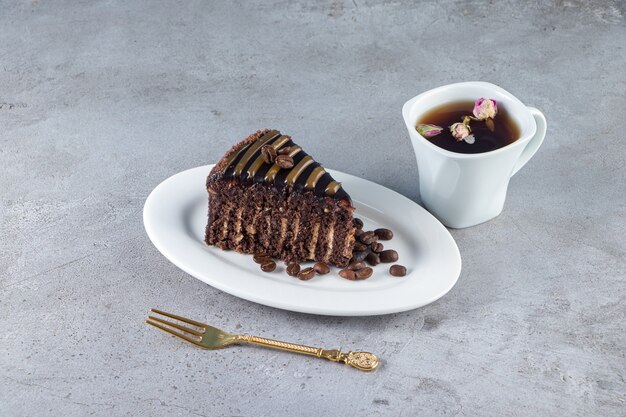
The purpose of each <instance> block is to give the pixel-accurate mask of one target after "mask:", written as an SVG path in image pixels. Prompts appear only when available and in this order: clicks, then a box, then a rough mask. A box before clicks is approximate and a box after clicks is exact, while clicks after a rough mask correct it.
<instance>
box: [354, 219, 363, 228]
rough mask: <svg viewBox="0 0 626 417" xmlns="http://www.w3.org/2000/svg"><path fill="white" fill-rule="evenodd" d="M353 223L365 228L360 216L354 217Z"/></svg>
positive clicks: (355, 225)
mask: <svg viewBox="0 0 626 417" xmlns="http://www.w3.org/2000/svg"><path fill="white" fill-rule="evenodd" d="M352 223H353V224H354V227H356V228H357V229H363V220H361V219H359V218H358V217H355V218H354V219H352Z"/></svg>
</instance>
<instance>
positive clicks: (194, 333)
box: [146, 308, 208, 346]
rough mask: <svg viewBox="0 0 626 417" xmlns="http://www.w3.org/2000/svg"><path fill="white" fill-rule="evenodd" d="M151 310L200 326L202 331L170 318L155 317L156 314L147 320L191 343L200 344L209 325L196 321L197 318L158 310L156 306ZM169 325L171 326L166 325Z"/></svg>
mask: <svg viewBox="0 0 626 417" xmlns="http://www.w3.org/2000/svg"><path fill="white" fill-rule="evenodd" d="M150 311H152V312H153V313H156V314H160V315H162V316H166V317H170V318H172V319H174V320H178V321H182V322H183V323H187V324H191V325H192V326H196V327H199V328H200V329H201V331H198V330H195V329H192V328H189V327H187V326H183V325H181V324H178V323H174V322H172V321H169V320H164V319H161V318H159V317H155V316H148V320H146V323H147V324H149V325H151V326H154V327H156V328H157V329H160V330H163V331H164V332H167V333H169V334H171V335H174V336H176V337H179V338H181V339H183V340H185V341H187V342H189V343H193V344H194V345H197V346H200V341H201V340H202V335H203V334H204V331H205V328H206V326H208V324H205V323H201V322H199V321H195V320H191V319H188V318H186V317H182V316H177V315H175V314H172V313H167V312H165V311H161V310H157V309H156V308H152V309H150ZM166 326H169V327H166ZM174 329H178V330H180V331H181V332H184V333H188V334H189V335H191V336H189V335H187V334H184V333H181V332H179V331H176V330H174Z"/></svg>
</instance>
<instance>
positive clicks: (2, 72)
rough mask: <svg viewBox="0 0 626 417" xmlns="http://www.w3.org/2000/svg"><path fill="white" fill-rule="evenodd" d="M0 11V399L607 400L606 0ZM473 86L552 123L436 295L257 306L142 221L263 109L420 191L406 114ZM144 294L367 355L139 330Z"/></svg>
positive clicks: (172, 409) (48, 402)
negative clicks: (206, 346) (367, 369)
mask: <svg viewBox="0 0 626 417" xmlns="http://www.w3.org/2000/svg"><path fill="white" fill-rule="evenodd" d="M0 10H1V13H0V165H1V166H2V168H1V169H2V175H1V176H0V213H1V217H0V236H1V239H0V329H1V330H0V332H1V334H0V415H2V416H39V415H50V416H61V415H62V416H84V415H114V416H125V415H128V416H139V415H160V416H165V415H173V416H174V415H181V416H182V415H199V416H221V415H229V416H230V415H232V416H278V415H285V416H295V415H305V416H332V415H342V416H351V415H355V416H390V415H399V416H415V415H424V416H426V415H429V416H430V415H432V416H450V415H458V416H476V415H481V416H501V415H508V416H531V415H532V416H535V415H541V416H544V415H545V416H547V415H551V416H554V415H567V416H570V415H571V416H592V415H594V416H624V415H625V408H626V383H625V381H624V377H625V368H626V358H625V351H626V331H625V330H626V329H625V324H624V323H625V322H626V317H625V315H626V313H625V309H626V307H625V303H626V285H625V281H626V280H625V277H626V241H625V238H624V236H625V235H626V225H625V223H626V222H625V219H626V197H625V196H626V175H625V170H624V162H625V161H626V145H625V142H624V127H623V126H624V125H623V123H624V111H625V110H626V101H625V92H626V76H625V74H626V72H625V71H624V68H625V67H626V53H625V51H624V47H625V46H626V26H625V21H624V13H626V10H625V6H624V2H620V1H599V0H598V1H577V0H572V1H556V2H541V1H539V2H538V1H525V2H517V1H512V0H508V1H501V2H488V1H469V2H465V1H441V2H410V1H389V2H384V3H382V4H379V3H374V2H371V3H370V2H365V1H363V0H353V1H347V0H346V1H334V2H332V3H331V2H300V3H292V2H285V1H270V2H262V1H252V2H203V1H183V2H164V1H158V2H157V1H150V2H148V1H130V2H122V1H103V2H75V1H66V2H43V1H41V2H40V1H20V2H15V1H14V2H9V1H3V2H1V3H0ZM475 79H481V80H486V81H491V82H494V83H496V84H499V85H501V86H503V87H504V88H506V89H508V90H509V91H511V92H512V93H514V94H516V95H517V96H518V97H520V98H521V99H522V101H524V102H526V103H527V104H529V105H533V106H536V107H538V108H539V109H541V110H543V111H544V113H545V114H546V117H547V119H548V123H549V132H548V136H547V138H546V141H545V143H544V145H543V147H542V149H541V150H540V151H539V153H538V154H537V155H536V156H535V158H534V159H533V160H532V161H531V162H530V163H529V164H528V165H527V166H526V167H525V168H524V169H523V170H522V171H520V173H519V174H517V175H516V176H515V177H514V178H513V179H512V181H511V185H510V188H509V196H508V200H507V203H506V206H505V210H504V213H503V214H502V215H501V216H500V217H498V218H497V219H495V220H493V221H491V222H489V223H486V224H483V225H480V226H477V227H473V228H470V229H465V230H453V231H452V234H453V236H454V238H455V239H456V240H457V242H458V245H459V247H460V250H461V255H462V257H463V261H464V265H463V271H462V274H461V277H460V279H459V282H458V284H457V285H456V287H455V288H454V289H453V290H452V291H451V292H450V293H449V294H448V295H447V296H445V297H444V298H442V299H441V300H439V301H438V302H436V303H434V304H432V305H429V306H427V307H424V308H421V309H418V310H415V311H410V312H406V313H402V314H394V315H389V316H383V317H372V318H337V317H317V316H311V315H306V314H296V313H290V312H286V311H280V310H276V309H273V308H269V307H264V306H260V305H256V304H253V303H250V302H247V301H243V300H240V299H237V298H235V297H232V296H230V295H228V294H225V293H222V292H220V291H218V290H215V289H213V288H211V287H209V286H207V285H205V284H203V283H201V282H200V281H198V280H196V279H194V278H192V277H190V276H188V275H186V274H185V273H183V272H181V271H180V270H178V269H177V268H176V267H174V266H173V265H171V264H170V263H169V262H168V261H167V260H166V259H165V258H164V257H163V256H161V254H160V253H159V252H158V251H157V250H156V249H155V248H154V247H153V246H152V244H151V243H150V241H149V240H148V238H147V236H146V234H145V233H144V230H143V225H142V206H143V202H144V200H145V198H146V196H147V195H148V193H149V192H150V191H151V190H152V189H153V188H154V187H155V186H156V185H157V184H158V183H159V182H160V181H162V180H163V179H165V178H167V177H168V176H170V175H172V174H174V173H176V172H179V171H181V170H184V169H187V168H190V167H195V166H198V165H203V164H206V163H209V162H212V161H215V160H216V159H217V158H218V157H219V156H220V155H221V154H222V153H223V152H224V151H225V149H227V148H228V147H229V146H230V145H231V144H232V143H233V142H234V141H236V140H237V139H239V138H242V137H244V136H245V135H247V134H248V133H250V132H251V131H253V130H256V129H258V128H263V127H269V126H271V127H279V128H280V129H282V130H283V131H285V132H289V133H291V134H293V135H294V136H295V137H298V138H300V139H299V141H300V142H301V143H302V144H303V145H305V146H306V147H307V149H309V150H310V151H311V153H313V154H314V155H317V156H318V158H319V159H320V160H322V161H323V162H324V163H325V164H326V165H327V166H329V167H334V168H340V169H342V170H344V171H347V172H349V173H352V174H355V175H360V176H362V177H364V178H367V179H370V180H373V181H376V182H379V183H381V184H384V185H385V186H387V187H389V188H392V189H394V190H396V191H398V192H400V193H402V194H404V195H406V196H408V197H409V198H412V199H414V200H417V198H418V190H417V186H416V184H417V183H416V178H417V169H416V165H415V161H414V157H413V155H412V149H411V147H410V144H409V140H408V137H407V134H406V132H405V127H404V125H403V123H402V120H401V117H400V108H401V106H402V104H403V103H404V101H405V100H406V99H408V98H410V97H412V96H413V95H415V94H417V93H419V92H421V91H424V90H426V89H429V88H431V87H435V86H438V85H442V84H447V83H450V82H456V81H466V80H475ZM338 149H339V150H340V151H337V150H338ZM152 306H158V307H161V308H163V309H166V310H170V311H176V312H181V313H184V314H186V315H188V316H190V317H195V318H199V319H206V320H207V321H210V322H211V323H215V324H218V325H219V326H221V327H223V328H225V329H232V330H241V331H243V330H245V331H247V332H249V333H252V334H264V335H267V336H269V337H276V338H281V339H286V340H291V341H300V342H303V343H308V344H313V345H324V346H330V347H334V346H335V345H337V346H341V347H343V348H357V349H358V348H363V349H368V350H371V351H373V352H376V353H378V354H379V355H380V356H381V357H382V358H383V359H384V365H383V367H382V368H381V369H380V370H379V371H377V372H376V373H372V374H362V373H359V372H357V371H354V370H351V369H348V368H346V367H342V366H338V365H335V364H331V363H326V362H324V361H321V360H316V359H313V358H303V357H299V356H296V355H290V354H286V353H281V352H276V351H271V350H263V349H255V348H249V349H244V348H232V349H226V350H222V351H215V352H206V351H202V350H199V349H195V348H194V347H192V346H190V345H187V344H183V343H181V342H179V341H177V340H175V339H173V338H169V337H166V336H164V335H162V334H159V333H156V332H155V331H153V330H151V329H148V328H147V326H145V325H144V324H143V319H144V317H145V316H146V312H147V309H148V308H149V307H152Z"/></svg>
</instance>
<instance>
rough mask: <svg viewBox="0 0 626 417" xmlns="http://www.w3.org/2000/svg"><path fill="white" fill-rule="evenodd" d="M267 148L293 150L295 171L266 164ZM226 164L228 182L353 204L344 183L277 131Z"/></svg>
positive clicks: (270, 131) (239, 151)
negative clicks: (264, 150)
mask: <svg viewBox="0 0 626 417" xmlns="http://www.w3.org/2000/svg"><path fill="white" fill-rule="evenodd" d="M263 145H270V146H273V147H274V149H276V150H277V151H278V150H279V149H283V148H290V150H289V153H288V155H289V156H291V157H292V158H293V162H294V166H293V168H290V169H281V168H280V167H279V166H278V165H276V164H268V163H266V162H265V161H264V160H263V156H262V155H261V147H262V146H263ZM225 162H226V164H225V166H226V168H225V170H224V172H223V176H224V178H238V179H241V180H244V181H252V182H253V183H266V184H272V185H273V186H274V187H275V188H277V189H279V190H280V189H284V188H286V187H292V188H293V189H295V190H298V191H306V190H310V191H313V192H314V193H315V194H317V195H320V196H329V197H333V198H335V199H337V200H343V199H345V200H348V201H350V197H349V196H348V194H347V193H346V192H345V191H344V189H343V187H342V186H341V183H339V182H337V181H335V180H334V179H333V178H332V177H331V176H330V174H329V173H328V172H326V170H324V168H323V167H322V166H321V165H320V164H319V163H317V162H316V161H315V160H314V159H313V158H312V157H311V156H310V155H308V154H307V153H306V152H305V151H304V150H302V148H300V147H299V146H298V145H296V144H295V143H293V142H292V141H291V138H290V137H289V136H285V135H282V134H281V133H280V132H278V131H277V130H269V131H266V132H264V133H263V134H262V135H260V136H259V137H258V139H257V140H254V141H252V142H248V143H245V144H244V145H243V146H242V147H241V148H240V149H238V150H235V151H234V152H232V153H231V154H230V155H228V156H227V157H226V161H225Z"/></svg>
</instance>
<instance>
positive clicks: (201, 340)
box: [146, 308, 380, 371]
mask: <svg viewBox="0 0 626 417" xmlns="http://www.w3.org/2000/svg"><path fill="white" fill-rule="evenodd" d="M150 311H152V312H153V313H156V314H160V315H162V316H165V317H169V318H172V319H174V320H178V321H181V322H183V323H187V324H190V325H192V326H195V327H197V328H198V329H199V330H196V329H192V328H190V327H187V326H184V325H181V324H178V323H174V322H172V321H169V320H164V319H161V318H159V317H155V316H150V315H149V316H148V320H146V323H148V324H149V325H151V326H154V327H156V328H158V329H161V330H163V331H165V332H167V333H169V334H172V335H174V336H176V337H180V338H181V339H183V340H185V341H187V342H189V343H193V344H194V345H196V346H199V347H201V348H203V349H220V348H223V347H226V346H230V345H234V344H237V343H249V344H253V345H260V346H265V347H270V348H274V349H281V350H287V351H289V352H295V353H302V354H304V355H311V356H317V357H318V358H324V359H328V360H330V361H333V362H344V363H345V364H347V365H350V366H352V367H354V368H356V369H360V370H361V371H373V370H374V369H376V368H377V367H378V365H379V363H380V362H379V360H378V358H377V357H376V355H374V354H373V353H369V352H348V353H343V352H341V351H340V350H337V349H330V350H326V349H320V348H315V347H310V346H304V345H297V344H294V343H286V342H279V341H278V340H272V339H266V338H264V337H258V336H249V335H238V334H230V333H226V332H223V331H221V330H220V329H217V328H215V327H213V326H209V325H208V324H206V323H201V322H199V321H195V320H191V319H188V318H185V317H181V316H177V315H175V314H171V313H166V312H165V311H161V310H157V309H155V308H152V309H150ZM166 326H169V327H166ZM174 329H176V330H174ZM177 330H180V331H177Z"/></svg>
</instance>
